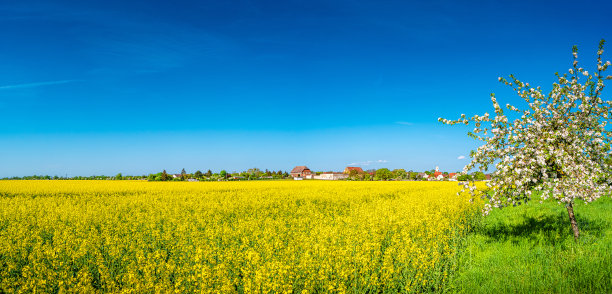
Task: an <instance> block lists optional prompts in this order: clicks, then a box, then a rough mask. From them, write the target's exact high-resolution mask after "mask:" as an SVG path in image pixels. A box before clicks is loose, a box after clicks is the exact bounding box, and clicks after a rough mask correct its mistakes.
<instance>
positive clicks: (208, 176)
mask: <svg viewBox="0 0 612 294" xmlns="http://www.w3.org/2000/svg"><path fill="white" fill-rule="evenodd" d="M286 178H289V173H287V172H286V171H285V172H283V171H281V170H279V171H270V170H267V169H266V170H265V171H262V170H260V169H259V168H250V169H248V170H246V171H242V172H231V173H230V172H227V171H226V170H221V171H220V172H218V173H213V172H212V171H211V170H208V171H206V172H205V173H203V172H202V171H200V170H198V171H196V172H194V173H187V172H186V171H185V169H183V170H181V173H180V174H177V175H174V174H168V173H167V172H166V170H163V171H162V172H159V173H156V174H150V175H149V176H148V177H147V180H149V181H186V180H189V179H193V180H198V181H218V180H264V179H286Z"/></svg>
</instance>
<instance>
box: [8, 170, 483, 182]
mask: <svg viewBox="0 0 612 294" xmlns="http://www.w3.org/2000/svg"><path fill="white" fill-rule="evenodd" d="M321 173H323V172H315V174H321ZM433 174H434V170H429V171H425V172H414V171H406V170H404V169H395V170H389V169H387V168H381V169H377V170H375V169H371V170H367V171H365V172H363V173H356V172H355V171H352V172H351V173H350V174H349V178H348V179H347V180H352V181H389V180H412V181H419V180H427V178H426V177H424V175H427V176H428V177H431V176H432V175H433ZM442 174H443V175H445V176H448V173H447V172H444V173H442ZM291 178H292V177H291V175H290V174H289V173H288V172H286V171H281V170H278V171H270V170H268V169H266V170H263V171H262V170H260V169H259V168H250V169H248V170H246V171H242V172H227V171H225V170H221V171H220V172H217V173H213V172H212V171H211V170H207V171H206V172H202V171H200V170H198V171H196V172H194V173H187V172H186V171H185V169H183V170H181V173H179V174H169V173H168V172H166V170H163V171H161V172H158V173H155V174H149V175H122V174H121V173H119V174H116V175H115V176H104V175H101V176H88V177H85V176H74V177H68V176H48V175H45V176H43V175H40V176H39V175H34V176H24V177H6V178H2V180H147V181H240V180H281V179H291ZM485 178H486V176H485V174H484V173H482V172H474V173H471V174H468V175H458V176H457V178H456V180H459V181H468V180H476V181H479V180H484V179H485ZM444 180H446V178H445V179H444Z"/></svg>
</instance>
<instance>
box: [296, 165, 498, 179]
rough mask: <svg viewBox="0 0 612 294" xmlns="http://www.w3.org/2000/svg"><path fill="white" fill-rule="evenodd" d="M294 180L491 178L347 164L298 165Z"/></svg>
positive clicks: (479, 175)
mask: <svg viewBox="0 0 612 294" xmlns="http://www.w3.org/2000/svg"><path fill="white" fill-rule="evenodd" d="M290 175H291V177H292V178H293V179H294V180H413V181H460V180H471V179H474V180H490V179H491V175H490V174H484V173H478V172H477V173H474V174H472V175H461V174H460V173H458V172H450V173H449V172H441V171H440V169H439V167H437V166H436V168H435V169H434V170H431V171H425V172H413V171H406V170H404V169H395V170H392V171H391V170H389V169H387V168H381V169H378V170H366V171H364V170H363V169H362V168H361V167H357V166H347V167H346V168H345V169H344V171H343V172H312V171H311V170H310V169H309V168H308V167H307V166H303V165H302V166H296V167H294V168H293V169H292V170H291V173H290Z"/></svg>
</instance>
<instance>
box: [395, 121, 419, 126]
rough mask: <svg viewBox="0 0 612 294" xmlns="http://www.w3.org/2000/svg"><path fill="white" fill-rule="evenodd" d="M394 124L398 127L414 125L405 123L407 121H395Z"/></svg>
mask: <svg viewBox="0 0 612 294" xmlns="http://www.w3.org/2000/svg"><path fill="white" fill-rule="evenodd" d="M395 123H396V124H398V125H405V126H411V125H414V124H413V123H411V122H407V121H396V122H395Z"/></svg>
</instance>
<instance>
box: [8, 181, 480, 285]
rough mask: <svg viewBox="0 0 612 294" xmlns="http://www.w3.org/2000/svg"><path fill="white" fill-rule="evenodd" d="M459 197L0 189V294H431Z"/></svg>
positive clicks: (457, 218)
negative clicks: (37, 293)
mask: <svg viewBox="0 0 612 294" xmlns="http://www.w3.org/2000/svg"><path fill="white" fill-rule="evenodd" d="M459 189H460V187H459V186H457V183H456V182H455V183H453V182H436V183H432V182H336V181H335V182H331V181H330V182H324V181H268V182H212V183H210V182H209V183H188V182H169V183H159V182H157V183H153V182H137V181H0V208H1V209H0V292H8V293H11V292H22V291H25V292H31V291H41V292H57V291H59V292H62V291H66V290H67V291H69V292H92V291H101V292H119V291H127V292H152V291H155V292H160V291H161V292H170V291H176V292H202V291H204V292H238V293H253V292H257V293H262V292H263V293H267V292H269V291H274V292H294V293H295V292H299V293H320V292H339V293H343V292H352V293H355V292H357V293H363V292H370V291H371V292H393V293H396V292H399V291H402V292H403V291H406V290H408V291H409V292H410V291H418V292H423V291H433V290H439V289H440V288H441V287H444V284H445V283H446V282H447V280H448V278H447V276H448V275H449V274H450V272H451V271H453V270H454V267H455V265H454V264H453V260H454V258H453V257H454V255H455V254H456V253H457V252H456V249H457V246H458V244H457V242H458V241H457V240H458V239H459V238H460V237H462V236H464V235H465V234H466V231H467V230H468V229H469V228H470V225H471V224H472V221H471V220H472V218H474V217H476V216H477V215H479V212H480V208H479V207H478V205H472V204H470V203H469V202H468V201H467V200H466V197H458V196H456V192H457V191H458V190H459Z"/></svg>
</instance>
